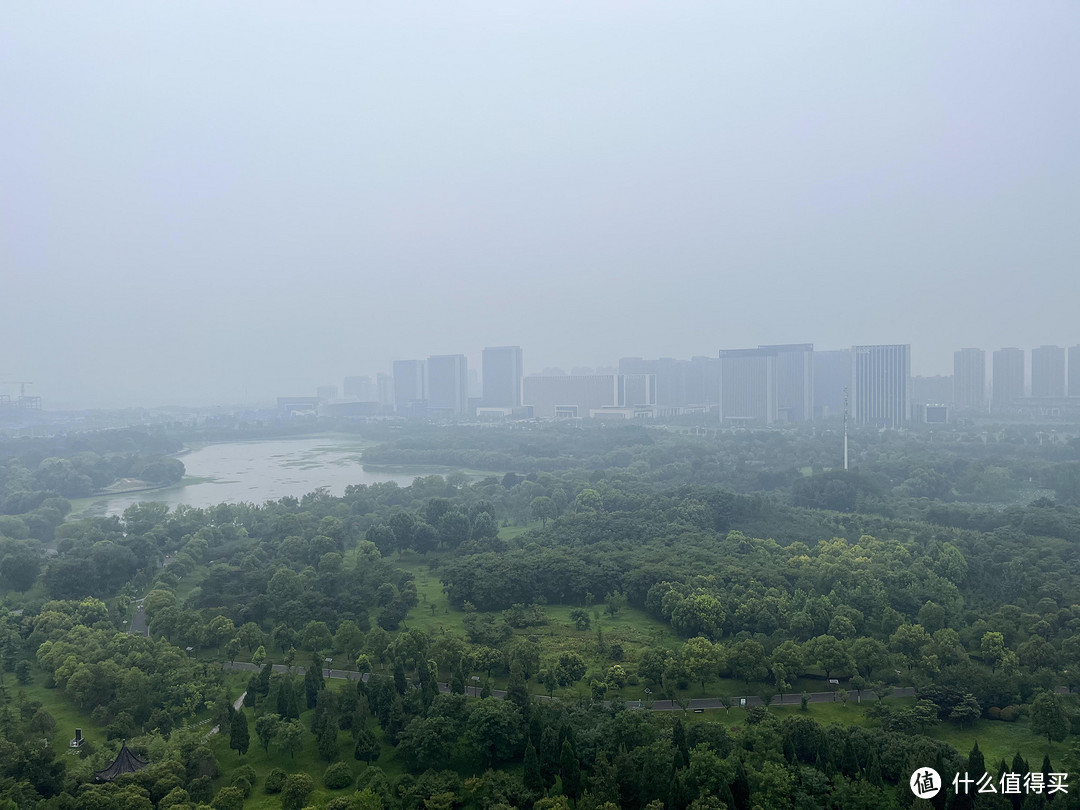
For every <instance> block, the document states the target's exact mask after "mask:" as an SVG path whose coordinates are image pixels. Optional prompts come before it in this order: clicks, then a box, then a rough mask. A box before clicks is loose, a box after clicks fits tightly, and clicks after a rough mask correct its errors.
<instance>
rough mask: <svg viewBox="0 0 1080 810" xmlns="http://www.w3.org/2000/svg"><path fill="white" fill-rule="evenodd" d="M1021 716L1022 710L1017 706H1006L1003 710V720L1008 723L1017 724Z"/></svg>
mask: <svg viewBox="0 0 1080 810" xmlns="http://www.w3.org/2000/svg"><path fill="white" fill-rule="evenodd" d="M1019 716H1020V710H1019V709H1018V708H1016V706H1006V707H1005V708H1004V709H1002V710H1001V719H1002V720H1004V721H1005V722H1006V723H1015V722H1016V718H1018V717H1019Z"/></svg>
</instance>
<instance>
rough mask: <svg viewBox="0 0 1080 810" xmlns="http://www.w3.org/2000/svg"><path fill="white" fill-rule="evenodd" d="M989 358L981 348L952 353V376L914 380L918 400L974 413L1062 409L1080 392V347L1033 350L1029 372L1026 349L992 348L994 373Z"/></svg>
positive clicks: (1039, 348) (1079, 395)
mask: <svg viewBox="0 0 1080 810" xmlns="http://www.w3.org/2000/svg"><path fill="white" fill-rule="evenodd" d="M986 361H987V358H986V352H985V351H983V350H982V349H960V350H959V351H957V352H955V353H954V355H953V373H952V376H951V377H949V376H942V377H916V378H915V379H914V389H915V397H916V402H917V403H924V404H928V403H931V402H933V403H948V404H949V405H951V406H952V407H953V408H955V409H956V410H957V412H959V413H965V414H971V415H978V414H985V413H996V414H1003V415H1005V414H1010V413H1022V412H1024V411H1026V410H1030V409H1032V408H1037V407H1038V408H1044V409H1045V408H1046V407H1058V408H1060V407H1061V406H1062V405H1064V404H1065V403H1067V401H1068V399H1069V398H1074V397H1080V346H1072V347H1071V348H1069V349H1065V348H1062V347H1061V346H1040V347H1038V348H1037V349H1032V350H1031V365H1030V376H1029V374H1028V366H1027V363H1026V353H1025V352H1024V350H1023V349H1017V348H1006V349H998V350H997V351H995V352H993V353H992V357H991V363H990V364H989V369H990V373H989V374H987V362H986ZM1029 379H1030V386H1029V385H1028V380H1029ZM1055 400H1057V401H1059V402H1057V403H1055V402H1054V401H1055Z"/></svg>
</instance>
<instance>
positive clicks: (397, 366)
mask: <svg viewBox="0 0 1080 810" xmlns="http://www.w3.org/2000/svg"><path fill="white" fill-rule="evenodd" d="M424 399H426V396H425V392H424V361H423V360H395V361H394V406H395V407H396V408H397V410H398V413H405V412H406V411H407V410H408V409H409V406H410V405H411V404H413V403H416V402H422V401H423V400H424Z"/></svg>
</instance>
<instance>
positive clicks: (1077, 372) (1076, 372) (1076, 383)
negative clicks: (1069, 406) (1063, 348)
mask: <svg viewBox="0 0 1080 810" xmlns="http://www.w3.org/2000/svg"><path fill="white" fill-rule="evenodd" d="M1069 396H1070V397H1080V345H1078V346H1070V347H1069Z"/></svg>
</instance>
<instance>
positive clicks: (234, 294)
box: [0, 0, 1080, 407]
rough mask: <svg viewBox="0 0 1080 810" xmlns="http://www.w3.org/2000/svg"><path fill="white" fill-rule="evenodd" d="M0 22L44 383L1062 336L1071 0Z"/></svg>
mask: <svg viewBox="0 0 1080 810" xmlns="http://www.w3.org/2000/svg"><path fill="white" fill-rule="evenodd" d="M3 13H4V25H3V26H0V84H2V85H3V86H4V87H5V88H6V89H8V90H9V92H8V94H7V95H8V97H9V99H10V103H8V104H5V105H3V108H2V109H0V131H3V132H4V135H5V137H4V138H3V142H2V144H0V150H2V155H3V158H4V159H3V160H0V164H2V165H3V166H4V167H5V169H4V175H3V182H2V183H0V221H2V222H3V223H4V225H3V228H2V229H0V267H3V268H4V289H3V295H4V299H5V302H7V303H8V306H7V307H5V309H4V317H3V323H2V329H3V338H4V339H3V340H2V341H0V375H7V376H6V377H4V379H7V380H11V381H15V380H32V381H33V382H34V386H33V388H32V393H34V394H38V395H41V396H42V397H43V399H44V401H45V403H46V405H47V406H48V407H57V406H77V407H94V406H123V405H167V404H181V405H183V404H212V403H219V404H223V405H231V404H243V403H260V402H267V401H269V400H272V398H273V397H274V396H276V395H277V394H278V393H280V392H282V391H283V390H292V391H305V392H306V391H313V390H314V389H315V387H317V386H318V385H322V384H325V383H328V382H331V381H332V382H333V384H335V385H338V386H339V388H340V387H341V385H342V383H341V380H342V378H343V377H344V376H345V375H350V376H351V375H369V376H373V375H374V374H375V373H377V372H380V371H382V372H385V371H386V369H387V364H388V363H389V361H390V360H393V359H395V358H400V357H406V358H408V357H416V358H419V357H426V356H428V355H439V354H446V353H453V352H460V353H463V354H465V355H466V358H467V361H468V364H469V366H474V365H477V366H478V365H479V362H480V351H481V349H482V348H483V346H484V345H507V344H518V345H522V346H525V347H528V351H529V359H528V360H527V363H528V365H529V369H528V370H529V371H537V370H542V369H543V368H545V367H552V366H562V367H564V368H567V369H569V367H571V366H574V365H580V366H593V367H595V366H598V365H602V366H613V365H615V363H616V362H617V360H618V359H619V358H620V357H645V356H653V357H679V358H691V357H693V356H700V355H707V356H712V355H713V354H714V353H715V352H716V350H717V349H718V348H720V347H727V346H758V345H765V344H785V343H795V342H799V341H804V340H812V341H813V342H814V343H815V344H816V345H817V346H820V347H822V348H833V349H841V348H843V347H845V346H850V345H856V344H858V345H863V344H871V343H910V344H911V347H912V348H911V360H912V368H913V369H914V370H917V372H918V373H921V374H931V375H933V374H947V373H949V370H950V368H951V365H952V353H953V352H954V351H955V350H956V349H958V348H962V347H966V346H982V347H984V348H986V349H993V348H997V347H1001V346H1025V347H1034V346H1038V345H1040V344H1043V343H1046V344H1056V345H1059V346H1066V345H1073V344H1075V343H1076V342H1077V337H1076V336H1075V327H1074V325H1073V324H1074V312H1073V310H1074V309H1075V306H1074V303H1073V302H1074V301H1075V299H1076V296H1077V294H1078V281H1077V275H1076V270H1075V268H1076V267H1077V266H1078V264H1080V239H1078V238H1077V235H1076V229H1075V228H1074V227H1071V225H1072V222H1073V220H1075V211H1076V210H1077V190H1078V189H1080V151H1078V150H1077V149H1076V148H1075V144H1076V143H1077V140H1078V137H1080V115H1078V114H1077V110H1076V109H1075V105H1070V104H1063V103H1061V99H1063V98H1065V99H1067V98H1072V97H1075V96H1076V95H1077V93H1078V92H1080V52H1078V50H1077V49H1076V48H1075V47H1074V43H1073V41H1072V32H1074V31H1076V30H1077V29H1078V28H1080V8H1078V7H1076V6H1072V5H1068V4H1055V5H1041V6H1027V5H1025V6H1020V5H1014V6H1009V5H1007V4H991V5H989V6H984V5H980V6H977V7H968V6H952V7H942V6H940V5H936V4H927V5H917V4H893V5H891V6H890V5H880V4H848V5H847V6H844V7H843V8H842V9H840V8H837V9H835V10H833V11H832V12H831V13H821V11H820V10H819V9H815V8H813V7H810V6H804V5H799V4H792V3H788V4H780V5H773V4H745V5H730V4H728V5H724V4H715V3H705V2H698V1H697V0H690V2H687V3H684V4H680V5H679V6H678V8H671V7H669V6H667V5H663V4H645V3H629V4H626V5H621V6H620V7H619V8H618V9H617V10H615V9H613V8H611V7H609V6H607V5H605V4H569V3H562V4H560V3H555V4H544V5H542V6H536V7H532V6H528V5H526V6H510V5H505V4H496V5H491V4H485V3H472V2H463V3H456V4H453V6H440V5H438V4H430V5H425V6H423V7H422V10H417V9H410V8H409V7H407V6H401V7H398V6H379V7H377V8H376V7H369V6H367V5H364V4H361V5H348V4H331V5H330V6H326V7H323V8H322V10H321V11H319V12H316V11H313V10H312V9H310V8H308V7H307V6H306V5H303V6H301V5H293V6H289V5H275V6H274V7H273V11H269V10H267V9H266V8H264V7H262V6H258V7H256V6H250V7H242V6H237V7H223V6H221V5H220V4H211V3H205V2H193V3H190V4H185V5H184V6H176V5H150V4H143V5H136V6H132V5H127V4H125V5H120V4H105V5H99V4H94V5H92V6H90V5H87V6H75V7H67V6H63V7H61V6H48V5H47V6H44V7H42V6H40V5H38V4H29V5H28V4H7V7H5V9H4V12H3ZM192 42H197V43H198V48H197V50H196V51H194V52H193V51H192V49H191V43H192ZM267 43H288V45H287V47H267ZM643 55H647V56H646V57H645V58H643ZM915 55H917V58H915ZM493 68H494V69H493ZM147 88H154V91H153V92H148V91H147ZM114 369H116V370H115V371H114ZM121 369H122V370H121ZM8 393H11V392H10V391H8ZM16 393H17V391H16ZM28 393H30V392H28Z"/></svg>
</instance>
